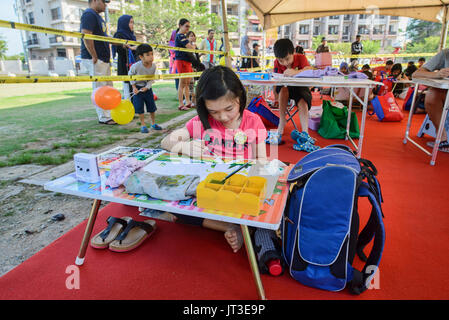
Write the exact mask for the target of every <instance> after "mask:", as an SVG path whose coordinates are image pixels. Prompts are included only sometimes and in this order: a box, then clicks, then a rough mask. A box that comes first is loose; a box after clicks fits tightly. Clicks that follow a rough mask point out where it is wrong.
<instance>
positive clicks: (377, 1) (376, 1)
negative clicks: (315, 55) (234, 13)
mask: <svg viewBox="0 0 449 320" xmlns="http://www.w3.org/2000/svg"><path fill="white" fill-rule="evenodd" d="M247 2H248V4H249V5H250V6H251V7H252V8H253V9H254V11H255V12H256V14H257V16H258V17H259V19H260V21H261V24H262V26H263V29H264V30H268V29H270V28H274V27H278V26H281V25H284V24H289V23H293V22H297V21H301V20H307V19H312V18H318V17H325V16H334V15H335V16H336V15H342V14H379V15H390V16H402V17H410V18H415V19H421V20H427V21H433V22H440V23H443V24H445V22H447V20H448V18H449V17H448V15H447V6H448V5H449V0H369V1H367V0H331V1H328V0H322V1H319V0H247Z"/></svg>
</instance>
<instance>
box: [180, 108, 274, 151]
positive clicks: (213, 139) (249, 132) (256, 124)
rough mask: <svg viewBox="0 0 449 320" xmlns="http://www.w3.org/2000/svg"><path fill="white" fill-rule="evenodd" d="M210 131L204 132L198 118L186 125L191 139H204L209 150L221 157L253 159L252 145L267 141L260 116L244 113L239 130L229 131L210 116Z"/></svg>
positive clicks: (248, 112)
mask: <svg viewBox="0 0 449 320" xmlns="http://www.w3.org/2000/svg"><path fill="white" fill-rule="evenodd" d="M209 124H210V127H211V128H210V129H209V130H206V131H205V130H204V127H203V124H202V123H201V120H200V118H199V117H198V116H196V117H194V118H192V119H191V120H190V121H188V122H187V123H186V128H187V130H188V131H189V134H190V137H192V138H193V139H202V140H204V141H205V142H206V145H207V146H208V148H209V149H210V150H211V151H212V152H214V153H215V154H217V155H219V156H221V157H233V158H245V159H252V158H253V152H252V148H251V147H250V145H251V144H254V146H255V145H257V144H258V143H260V142H263V141H265V139H266V137H267V130H266V129H265V126H264V124H263V122H262V120H261V119H260V118H259V116H258V115H256V114H254V113H252V112H250V111H248V110H244V111H243V117H242V122H241V123H240V127H239V128H238V129H227V128H225V127H224V126H223V124H222V123H221V122H219V121H217V120H215V119H214V118H212V117H211V116H209Z"/></svg>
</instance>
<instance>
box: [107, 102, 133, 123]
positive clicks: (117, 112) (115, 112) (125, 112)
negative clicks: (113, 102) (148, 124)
mask: <svg viewBox="0 0 449 320" xmlns="http://www.w3.org/2000/svg"><path fill="white" fill-rule="evenodd" d="M111 118H112V120H114V121H115V122H117V123H118V124H127V123H130V122H131V121H132V120H133V119H134V106H133V104H132V103H131V101H129V100H122V101H121V102H120V104H119V105H118V106H117V107H116V108H114V109H112V110H111Z"/></svg>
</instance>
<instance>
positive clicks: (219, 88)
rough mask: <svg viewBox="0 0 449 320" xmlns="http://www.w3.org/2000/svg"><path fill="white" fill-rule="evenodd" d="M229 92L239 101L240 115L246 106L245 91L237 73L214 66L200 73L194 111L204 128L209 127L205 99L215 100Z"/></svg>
mask: <svg viewBox="0 0 449 320" xmlns="http://www.w3.org/2000/svg"><path fill="white" fill-rule="evenodd" d="M229 93H231V94H232V95H234V97H236V98H239V101H240V116H242V115H243V111H244V110H245V108H246V91H245V88H244V87H243V84H242V82H241V81H240V79H239V78H238V77H237V75H236V74H235V73H234V71H232V70H231V69H230V68H228V67H224V66H215V67H212V68H209V69H207V70H206V71H204V72H203V73H202V74H201V77H200V79H199V80H198V84H197V86H196V111H197V113H198V117H199V118H200V120H201V123H202V124H203V128H204V130H207V129H210V124H209V119H208V116H209V111H208V110H207V108H206V100H217V99H220V98H221V97H223V96H225V95H227V94H229Z"/></svg>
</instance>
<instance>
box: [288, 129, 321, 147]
mask: <svg viewBox="0 0 449 320" xmlns="http://www.w3.org/2000/svg"><path fill="white" fill-rule="evenodd" d="M291 137H292V139H293V140H294V141H296V142H297V143H296V144H294V145H293V149H294V150H296V151H305V152H308V153H311V152H313V151H316V150H318V149H320V147H319V146H316V145H315V142H316V140H315V139H314V138H312V137H311V136H309V134H308V133H307V132H305V131H302V132H299V131H298V130H293V131H292V133H291Z"/></svg>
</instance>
